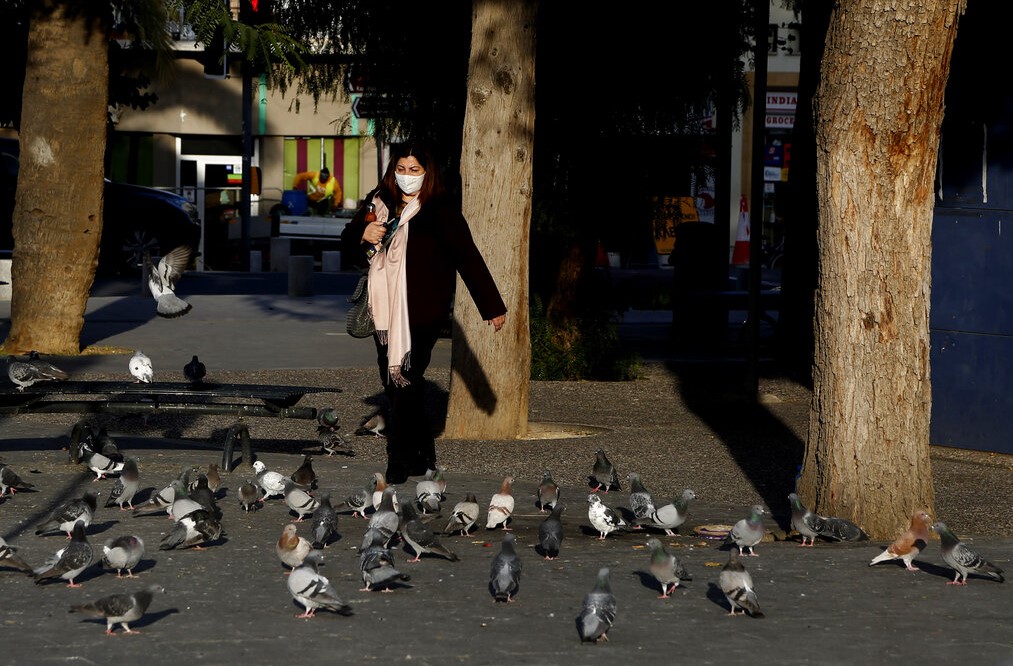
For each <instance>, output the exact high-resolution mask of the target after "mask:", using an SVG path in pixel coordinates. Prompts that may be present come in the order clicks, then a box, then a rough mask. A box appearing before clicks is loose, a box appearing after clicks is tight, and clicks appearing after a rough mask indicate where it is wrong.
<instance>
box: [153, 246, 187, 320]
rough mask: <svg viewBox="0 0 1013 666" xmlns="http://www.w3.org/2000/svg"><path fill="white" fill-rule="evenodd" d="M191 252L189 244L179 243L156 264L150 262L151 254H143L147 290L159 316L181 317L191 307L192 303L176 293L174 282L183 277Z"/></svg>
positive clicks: (168, 317)
mask: <svg viewBox="0 0 1013 666" xmlns="http://www.w3.org/2000/svg"><path fill="white" fill-rule="evenodd" d="M192 254H193V249H192V248H191V247H190V246H189V245H180V246H179V247H177V248H175V249H173V250H172V251H171V252H169V253H168V254H166V255H165V256H164V257H162V258H161V259H159V260H158V265H157V266H156V265H154V263H152V261H151V254H149V253H147V252H146V253H145V254H144V268H145V270H146V271H147V273H148V290H149V291H151V295H152V296H153V297H154V298H155V302H156V307H155V312H156V313H157V314H158V316H159V317H165V318H167V319H171V318H173V317H182V316H183V315H185V314H186V313H187V312H189V311H190V310H192V309H193V306H192V305H190V304H189V303H187V302H186V301H184V300H183V299H182V298H180V297H179V296H177V295H176V283H177V282H179V279H180V278H181V277H183V271H185V270H186V269H187V266H188V265H189V263H190V256H191V255H192Z"/></svg>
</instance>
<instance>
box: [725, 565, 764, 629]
mask: <svg viewBox="0 0 1013 666" xmlns="http://www.w3.org/2000/svg"><path fill="white" fill-rule="evenodd" d="M718 586H719V587H720V588H721V591H722V592H723V593H724V595H725V598H726V599H728V604H729V606H730V607H731V612H729V613H728V614H729V615H736V614H737V611H738V610H742V612H743V614H745V613H749V614H750V615H751V616H753V617H763V612H762V611H761V610H760V603H759V602H758V601H757V599H756V591H755V590H754V589H753V577H752V576H750V575H749V572H748V571H747V570H746V567H745V566H744V565H743V564H742V562H740V561H739V553H738V552H736V550H735V549H734V548H733V549H732V550H730V551H729V552H728V562H727V563H726V564H725V566H724V567H722V569H721V574H720V575H719V576H718Z"/></svg>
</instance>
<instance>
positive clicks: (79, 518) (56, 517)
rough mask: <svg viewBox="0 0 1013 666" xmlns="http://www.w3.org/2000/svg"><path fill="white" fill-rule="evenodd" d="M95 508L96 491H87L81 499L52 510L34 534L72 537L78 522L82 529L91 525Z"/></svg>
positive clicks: (70, 501) (96, 500) (96, 502)
mask: <svg viewBox="0 0 1013 666" xmlns="http://www.w3.org/2000/svg"><path fill="white" fill-rule="evenodd" d="M96 507H98V491H95V490H89V491H87V492H86V493H85V494H84V495H82V496H81V497H78V498H75V499H72V500H69V501H67V502H64V503H63V504H61V505H59V506H57V507H56V508H55V509H53V510H52V511H51V512H50V514H49V516H47V517H46V519H45V520H44V521H42V522H41V523H39V526H38V527H36V528H35V533H36V534H37V535H42V534H47V533H49V532H57V531H61V532H66V533H67V535H68V536H72V535H73V531H74V527H75V525H76V524H77V523H78V522H80V523H81V524H82V525H83V526H84V527H88V526H89V525H91V521H92V519H93V518H94V517H95V509H96Z"/></svg>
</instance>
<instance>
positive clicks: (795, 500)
mask: <svg viewBox="0 0 1013 666" xmlns="http://www.w3.org/2000/svg"><path fill="white" fill-rule="evenodd" d="M788 501H789V502H791V526H792V527H793V528H794V529H795V531H796V532H798V533H799V534H800V535H801V536H802V543H800V544H799V546H800V547H801V546H815V545H816V537H818V536H819V535H820V534H821V533H822V532H823V531H824V530H825V529H826V521H824V520H823V517H822V516H820V515H817V514H815V513H813V512H812V511H810V510H809V509H808V508H806V506H805V505H804V504H802V500H801V499H799V496H798V494H797V493H790V494H789V495H788ZM807 540H808V542H809V543H806V541H807Z"/></svg>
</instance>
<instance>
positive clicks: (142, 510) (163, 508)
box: [133, 479, 182, 516]
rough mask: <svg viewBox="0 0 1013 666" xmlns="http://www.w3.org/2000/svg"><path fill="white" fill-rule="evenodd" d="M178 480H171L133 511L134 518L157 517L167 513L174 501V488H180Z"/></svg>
mask: <svg viewBox="0 0 1013 666" xmlns="http://www.w3.org/2000/svg"><path fill="white" fill-rule="evenodd" d="M181 487H182V485H181V482H180V481H179V479H173V480H172V482H170V483H169V485H168V486H166V487H165V488H162V489H161V490H159V491H158V492H157V493H155V494H153V495H152V496H151V497H149V498H148V500H147V501H146V502H145V503H144V504H142V505H141V506H139V507H137V508H136V509H134V511H133V515H134V516H157V515H159V514H163V513H168V511H169V507H171V506H172V503H173V502H175V501H176V488H181Z"/></svg>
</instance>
